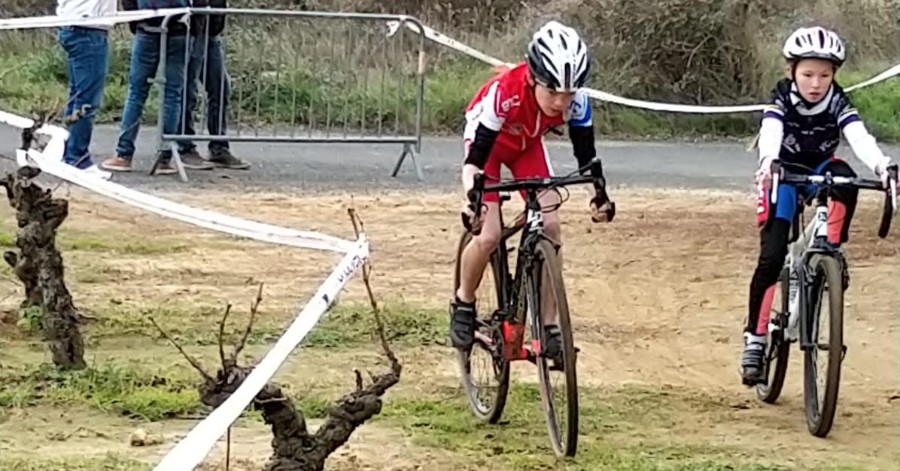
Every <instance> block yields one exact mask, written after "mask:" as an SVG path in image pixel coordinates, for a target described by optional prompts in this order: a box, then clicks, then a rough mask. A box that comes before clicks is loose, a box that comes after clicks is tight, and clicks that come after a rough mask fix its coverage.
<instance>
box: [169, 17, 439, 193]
mask: <svg viewBox="0 0 900 471" xmlns="http://www.w3.org/2000/svg"><path fill="white" fill-rule="evenodd" d="M221 15H224V17H225V29H224V31H223V32H222V33H221V34H220V35H213V34H210V33H211V32H210V20H211V19H212V18H213V16H220V17H221ZM191 16H192V17H194V21H185V19H184V17H183V16H182V17H181V18H177V17H166V18H164V19H163V22H162V25H161V27H160V29H159V31H160V34H161V35H162V37H161V40H160V41H159V43H160V65H159V69H158V70H159V72H158V74H157V76H156V77H157V78H156V80H155V82H156V83H157V84H158V85H159V86H160V89H159V91H160V93H159V121H158V127H157V129H158V130H159V139H160V144H161V145H166V146H168V147H170V148H171V149H172V153H173V162H174V163H175V165H176V167H177V169H178V172H179V174H180V176H181V179H182V180H183V181H187V174H186V172H185V169H184V166H183V164H182V161H181V159H180V156H179V152H178V150H179V145H178V143H179V141H182V142H189V141H193V143H194V145H195V146H196V147H197V149H198V151H199V150H200V146H199V145H197V143H199V142H214V141H227V142H229V143H233V142H266V143H329V144H332V143H333V144H400V145H402V146H403V147H402V150H401V153H400V156H399V158H398V160H397V162H396V165H395V167H394V170H393V172H392V173H391V176H393V177H395V176H396V175H397V173H398V172H399V170H400V168H401V166H402V165H403V162H404V161H405V160H406V158H407V157H409V158H411V159H412V161H413V164H414V166H415V170H416V174H417V176H418V178H419V180H422V179H423V175H422V168H421V165H420V163H419V162H418V160H417V159H416V154H418V153H420V152H421V146H422V111H423V102H424V87H425V60H424V59H425V56H424V54H425V43H426V37H425V35H424V33H422V31H423V30H424V28H422V27H421V26H422V25H421V23H420V22H419V21H418V20H417V19H415V18H412V17H409V16H404V15H379V14H360V13H338V12H308V11H278V10H255V9H254V10H250V9H233V8H229V9H213V8H192V9H191ZM199 17H203V21H198V20H200V18H199ZM173 21H184V22H186V23H191V24H195V27H193V28H192V29H191V28H190V27H189V28H188V29H189V33H188V34H189V40H188V41H186V43H187V45H188V46H187V48H188V50H187V52H186V53H185V55H184V61H183V64H182V67H183V68H182V71H183V72H184V79H183V83H182V90H183V92H182V93H181V103H180V109H181V115H182V119H181V120H180V121H181V122H180V124H179V126H178V129H177V130H176V132H175V133H167V132H164V129H163V126H162V123H163V120H164V109H165V100H166V97H165V93H164V90H165V82H166V80H165V75H166V74H165V72H164V71H165V70H166V64H167V63H166V56H167V50H166V47H167V43H168V41H167V40H166V38H167V35H168V34H170V31H171V26H170V25H171V24H172V22H173ZM388 22H400V23H401V27H400V28H397V29H396V32H395V33H394V34H391V35H389V34H388V31H389V29H388ZM407 22H409V23H412V24H413V25H414V26H417V28H415V31H416V32H414V31H413V30H412V29H411V28H406V27H405V23H407ZM196 25H200V26H196ZM218 63H222V64H223V65H224V67H217V64H218ZM192 73H193V74H195V75H196V80H191V81H190V82H191V83H188V82H189V78H190V77H191V74H192ZM191 85H193V87H195V88H194V90H193V91H194V92H195V93H193V96H194V97H195V99H194V100H190V99H189V96H188V95H189V91H191V90H190V89H189V86H191ZM190 105H193V106H190ZM210 105H212V106H210ZM221 105H225V106H221ZM223 135H224V138H223ZM161 148H162V147H161ZM159 163H160V161H159V160H157V161H156V163H154V165H153V170H151V172H155V171H156V168H157V166H158V165H159Z"/></svg>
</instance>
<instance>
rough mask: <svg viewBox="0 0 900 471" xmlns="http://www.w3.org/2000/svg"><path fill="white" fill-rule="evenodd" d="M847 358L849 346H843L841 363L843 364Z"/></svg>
mask: <svg viewBox="0 0 900 471" xmlns="http://www.w3.org/2000/svg"><path fill="white" fill-rule="evenodd" d="M846 357H847V346H846V345H842V346H841V362H843V361H844V358H846Z"/></svg>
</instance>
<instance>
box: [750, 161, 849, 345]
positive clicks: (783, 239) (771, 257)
mask: <svg viewBox="0 0 900 471" xmlns="http://www.w3.org/2000/svg"><path fill="white" fill-rule="evenodd" d="M828 170H830V171H831V174H832V175H834V176H846V177H855V176H856V174H855V173H854V172H853V169H851V168H850V166H849V165H848V164H847V163H846V162H843V161H836V162H834V163H832V164H830V165H829V166H828ZM858 194H859V191H858V190H856V189H855V188H837V189H834V190H833V191H832V193H831V195H830V196H831V198H833V199H834V200H835V201H839V202H841V203H844V205H846V208H847V212H846V214H845V216H844V226H843V228H842V229H841V243H845V242H847V239H848V235H849V230H850V222H851V221H852V219H853V213H854V211H855V209H856V200H857V196H858ZM779 204H790V203H789V202H787V201H785V202H783V203H782V202H781V201H779ZM797 210H798V211H799V210H800V208H797ZM771 211H772V212H773V213H774V212H775V208H772V209H771ZM790 227H791V223H790V222H789V221H787V220H785V219H773V220H772V221H770V222H769V223H768V224H765V225H764V226H763V227H762V228H761V230H760V250H759V260H758V262H757V265H756V271H754V272H753V279H752V280H751V281H750V302H749V306H748V307H749V313H748V314H749V315H748V316H747V326H746V331H747V332H753V333H755V334H756V335H765V334H766V332H765V330H764V329H762V332H757V324H758V322H759V313H760V309H761V308H762V304H763V298H764V297H765V295H766V291H768V290H769V288H771V287H772V285H774V284H775V283H776V282H777V281H778V275H779V274H780V273H781V269H782V268H783V267H784V259H785V258H786V257H787V251H788V242H789V241H788V238H789V237H790ZM769 308H770V309H771V307H769Z"/></svg>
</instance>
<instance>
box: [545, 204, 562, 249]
mask: <svg viewBox="0 0 900 471" xmlns="http://www.w3.org/2000/svg"><path fill="white" fill-rule="evenodd" d="M544 233H545V234H547V236H548V237H550V238H551V239H553V240H554V241H556V242H562V241H561V240H560V239H561V237H562V229H561V228H560V224H559V213H558V212H557V211H553V212H550V213H546V214H544Z"/></svg>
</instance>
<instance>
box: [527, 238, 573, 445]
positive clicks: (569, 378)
mask: <svg viewBox="0 0 900 471" xmlns="http://www.w3.org/2000/svg"><path fill="white" fill-rule="evenodd" d="M534 274H540V276H537V277H536V276H534ZM542 283H549V284H550V286H546V287H544V286H543V285H542ZM544 288H546V289H544ZM544 294H549V295H551V296H553V297H554V298H555V304H556V313H557V321H558V325H559V330H560V333H561V350H562V352H561V357H562V358H561V359H562V364H561V365H559V364H557V362H556V361H552V360H551V359H549V358H547V357H545V356H544V354H543V351H542V347H543V346H544V345H546V338H545V333H544V321H543V316H542V313H543V311H542V309H541V307H542V305H543V303H542V300H543V295H544ZM528 310H529V312H530V316H531V319H532V328H533V329H532V332H533V334H532V335H533V339H536V340H537V341H536V342H534V350H535V355H536V358H535V363H536V364H537V367H538V379H539V380H540V386H541V400H542V401H541V402H542V403H543V406H544V413H545V415H546V418H547V429H548V431H549V432H550V441H551V442H552V444H553V450H554V452H555V453H556V454H557V455H558V456H562V455H565V456H574V455H575V450H576V448H577V446H578V381H577V375H576V358H575V345H574V342H573V339H572V324H571V322H570V319H569V305H568V300H567V299H566V288H565V285H564V284H563V278H562V267H561V265H560V261H559V257H558V255H557V252H556V249H555V248H554V247H553V245H552V244H551V243H550V242H549V241H547V240H546V239H542V240H541V241H540V242H539V243H538V245H537V248H536V257H535V260H534V264H533V265H532V267H531V270H530V272H529V275H528ZM551 362H552V363H553V365H551ZM559 369H562V376H563V383H564V385H563V388H562V389H563V390H562V391H555V390H554V387H553V385H552V384H551V383H552V381H551V379H552V378H551V374H550V373H551V371H556V370H559ZM561 400H565V404H559V403H560V402H561Z"/></svg>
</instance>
